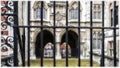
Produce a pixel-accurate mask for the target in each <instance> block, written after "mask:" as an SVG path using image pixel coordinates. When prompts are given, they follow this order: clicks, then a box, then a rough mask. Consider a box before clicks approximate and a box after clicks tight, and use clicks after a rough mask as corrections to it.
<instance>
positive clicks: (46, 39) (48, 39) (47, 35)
mask: <svg viewBox="0 0 120 68" xmlns="http://www.w3.org/2000/svg"><path fill="white" fill-rule="evenodd" d="M40 37H41V32H39V33H38V34H37V36H36V41H35V55H36V57H37V58H40V57H41V55H40V48H41V43H40V40H41V39H40ZM53 39H54V37H53V34H52V33H51V32H50V31H49V30H43V46H42V48H43V49H44V46H45V45H46V44H48V43H52V44H53ZM43 53H44V50H43Z"/></svg>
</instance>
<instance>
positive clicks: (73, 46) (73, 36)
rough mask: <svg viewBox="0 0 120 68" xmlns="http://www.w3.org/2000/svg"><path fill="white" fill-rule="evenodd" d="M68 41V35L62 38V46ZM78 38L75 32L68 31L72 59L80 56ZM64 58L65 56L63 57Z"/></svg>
mask: <svg viewBox="0 0 120 68" xmlns="http://www.w3.org/2000/svg"><path fill="white" fill-rule="evenodd" d="M65 41H66V33H64V34H63V36H62V38H61V45H62V44H63V43H64V42H65ZM77 42H78V36H77V34H76V33H75V32H74V31H71V30H70V31H68V45H69V46H70V50H71V51H70V52H71V57H77V56H78V47H77ZM62 57H63V56H62Z"/></svg>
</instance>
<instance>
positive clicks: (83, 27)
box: [12, 26, 119, 29]
mask: <svg viewBox="0 0 120 68" xmlns="http://www.w3.org/2000/svg"><path fill="white" fill-rule="evenodd" d="M12 27H19V28H81V29H90V28H93V29H119V27H89V26H88V27H87V26H80V27H78V26H12Z"/></svg>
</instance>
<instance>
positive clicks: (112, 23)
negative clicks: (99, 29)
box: [111, 6, 118, 26]
mask: <svg viewBox="0 0 120 68" xmlns="http://www.w3.org/2000/svg"><path fill="white" fill-rule="evenodd" d="M115 10H116V16H115V19H116V22H115V25H118V6H116V8H115ZM113 14H114V12H113V9H111V26H114V22H113V19H114V18H113V17H114V16H113Z"/></svg>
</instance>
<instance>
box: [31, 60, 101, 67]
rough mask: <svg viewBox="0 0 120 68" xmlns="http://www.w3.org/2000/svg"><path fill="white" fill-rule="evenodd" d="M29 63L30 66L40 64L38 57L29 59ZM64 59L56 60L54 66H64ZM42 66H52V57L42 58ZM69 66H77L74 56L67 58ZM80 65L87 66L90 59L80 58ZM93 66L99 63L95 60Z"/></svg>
mask: <svg viewBox="0 0 120 68" xmlns="http://www.w3.org/2000/svg"><path fill="white" fill-rule="evenodd" d="M30 64H31V66H32V67H38V66H40V59H37V60H31V61H30ZM65 64H66V62H65V59H60V60H56V66H57V67H65ZM43 65H44V67H53V59H44V61H43ZM69 66H70V67H77V66H78V59H76V58H72V59H71V58H70V59H69ZM81 66H82V67H89V66H90V61H89V59H81ZM93 66H94V67H99V64H98V63H97V62H95V61H94V62H93Z"/></svg>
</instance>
